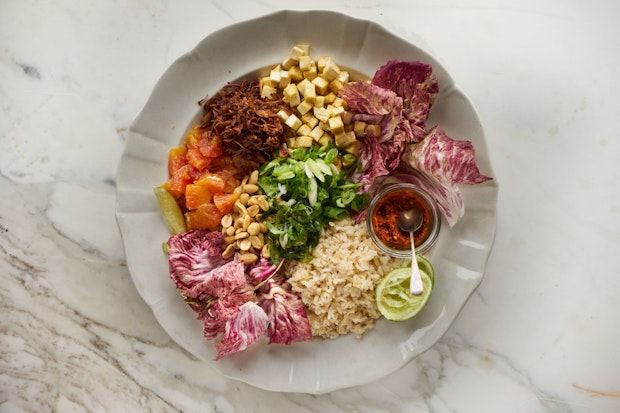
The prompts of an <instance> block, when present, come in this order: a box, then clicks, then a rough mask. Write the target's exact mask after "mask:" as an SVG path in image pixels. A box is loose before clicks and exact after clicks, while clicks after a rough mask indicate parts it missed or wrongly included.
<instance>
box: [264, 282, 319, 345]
mask: <svg viewBox="0 0 620 413" xmlns="http://www.w3.org/2000/svg"><path fill="white" fill-rule="evenodd" d="M267 284H268V291H267V292H266V293H264V294H263V295H262V296H261V297H259V300H260V305H261V307H262V308H263V309H264V310H265V313H266V314H267V316H268V317H269V330H268V331H267V334H268V335H269V342H270V343H280V344H291V343H293V342H297V341H305V340H309V339H311V338H312V330H311V329H310V322H309V321H308V315H307V313H306V307H305V306H304V304H303V302H302V301H301V298H299V296H297V295H296V294H294V293H293V292H292V289H291V286H290V284H289V283H288V282H286V280H284V279H283V278H280V279H278V278H271V279H269V281H268V282H267Z"/></svg>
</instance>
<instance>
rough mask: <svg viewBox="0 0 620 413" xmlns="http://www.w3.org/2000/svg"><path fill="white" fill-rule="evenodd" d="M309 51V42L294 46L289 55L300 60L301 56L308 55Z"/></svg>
mask: <svg viewBox="0 0 620 413" xmlns="http://www.w3.org/2000/svg"><path fill="white" fill-rule="evenodd" d="M309 51H310V46H308V45H307V44H298V45H297V46H295V47H293V49H292V50H291V53H289V57H290V58H291V59H294V60H297V61H299V58H300V57H302V56H306V55H308V52H309Z"/></svg>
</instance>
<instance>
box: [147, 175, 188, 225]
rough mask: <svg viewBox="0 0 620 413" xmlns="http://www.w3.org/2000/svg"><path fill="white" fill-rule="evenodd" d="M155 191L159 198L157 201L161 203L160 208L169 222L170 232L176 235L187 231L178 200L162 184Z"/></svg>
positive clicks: (167, 222)
mask: <svg viewBox="0 0 620 413" xmlns="http://www.w3.org/2000/svg"><path fill="white" fill-rule="evenodd" d="M153 192H154V193H155V197H156V198H157V203H159V209H161V213H162V215H163V216H164V220H165V221H166V224H168V230H170V234H172V235H176V234H180V233H181V232H185V231H186V226H185V216H184V215H183V211H181V207H179V204H178V203H177V200H176V199H174V197H173V196H172V194H170V192H168V191H166V189H165V188H162V187H161V186H158V187H156V188H154V189H153Z"/></svg>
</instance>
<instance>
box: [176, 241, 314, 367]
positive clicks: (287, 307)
mask: <svg viewBox="0 0 620 413" xmlns="http://www.w3.org/2000/svg"><path fill="white" fill-rule="evenodd" d="M222 241H223V235H222V234H221V233H217V232H208V231H200V230H191V231H187V232H184V233H181V234H178V235H174V236H172V237H170V239H169V240H168V262H169V267H170V278H171V279H172V280H173V281H174V282H175V284H176V287H177V290H178V291H179V293H180V294H181V295H182V296H183V297H184V299H185V301H186V302H187V304H188V305H189V307H190V308H192V309H193V310H194V311H195V312H196V314H197V318H198V319H199V320H201V321H202V322H203V329H204V336H205V338H207V339H215V338H217V337H218V336H220V335H222V340H221V341H220V342H218V343H217V344H216V346H215V350H216V357H215V358H216V359H220V358H222V357H224V356H227V355H229V354H233V353H236V352H238V351H242V350H245V349H246V348H247V347H248V346H250V345H252V344H254V343H255V342H257V341H258V339H259V338H260V337H261V336H262V335H266V336H268V337H269V341H270V342H271V343H283V344H290V343H292V342H295V341H303V340H308V339H310V338H312V333H311V331H310V323H309V322H308V318H307V315H306V310H305V307H304V305H303V303H302V301H301V299H300V298H299V297H298V296H297V295H295V294H293V293H292V292H291V289H290V285H289V284H288V283H287V282H286V280H285V279H284V277H281V276H277V275H276V274H275V273H276V270H277V267H276V266H275V265H273V264H271V263H270V262H269V261H268V260H266V259H264V258H261V260H259V261H258V262H256V263H255V264H252V265H246V264H244V263H243V262H242V261H241V260H240V259H239V256H238V254H237V255H235V256H234V257H233V258H232V259H228V260H225V259H223V258H222V257H221V251H222V247H221V243H222Z"/></svg>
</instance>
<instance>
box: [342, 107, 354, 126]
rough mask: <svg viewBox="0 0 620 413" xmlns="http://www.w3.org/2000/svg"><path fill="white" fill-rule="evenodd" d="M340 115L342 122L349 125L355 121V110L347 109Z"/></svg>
mask: <svg viewBox="0 0 620 413" xmlns="http://www.w3.org/2000/svg"><path fill="white" fill-rule="evenodd" d="M340 117H341V118H342V123H344V124H345V125H349V124H351V123H352V121H353V112H351V111H348V110H346V111H344V112H343V113H342V114H341V115H340Z"/></svg>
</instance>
